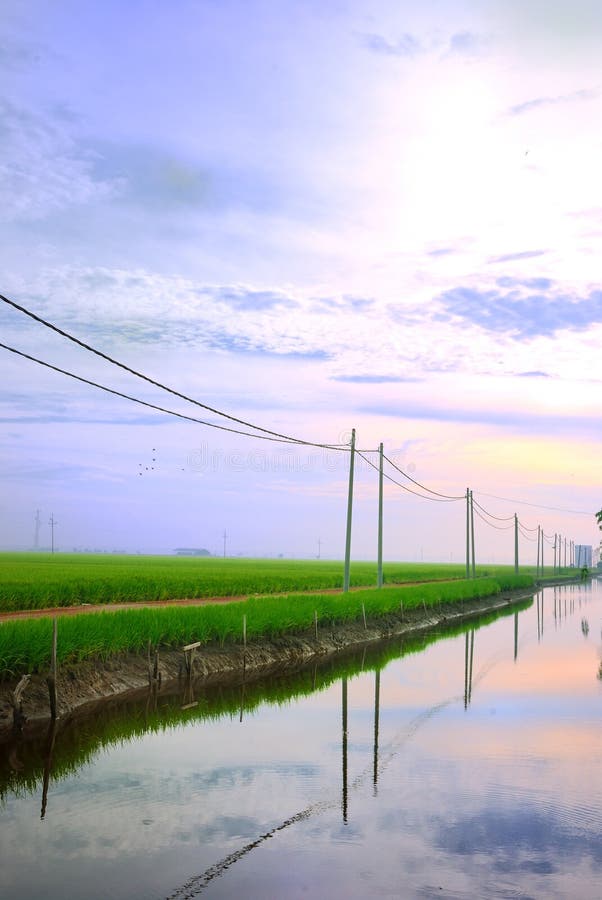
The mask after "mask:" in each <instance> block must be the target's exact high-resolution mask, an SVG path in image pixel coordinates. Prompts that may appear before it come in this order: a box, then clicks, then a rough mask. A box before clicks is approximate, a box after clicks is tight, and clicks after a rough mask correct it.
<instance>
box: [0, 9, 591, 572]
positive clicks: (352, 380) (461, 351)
mask: <svg viewBox="0 0 602 900" xmlns="http://www.w3.org/2000/svg"><path fill="white" fill-rule="evenodd" d="M601 50H602V7H601V6H600V4H599V3H598V2H597V0H571V2H565V0H546V2H543V0H520V2H519V0H483V2H481V3H479V4H474V3H470V2H466V0H465V2H461V0H458V2H454V0H448V2H445V0H425V2H424V3H422V4H420V5H418V4H415V3H412V2H406V0H375V2H371V3H369V4H368V3H361V2H354V0H350V2H344V0H340V2H338V0H332V2H331V0H320V2H314V0H306V2H303V3H301V2H288V0H282V2H269V0H268V2H261V0H245V2H234V0H220V2H219V3H218V2H215V0H196V2H185V0H182V2H175V3H171V4H164V3H159V2H152V0H132V2H130V3H127V4H124V3H120V2H116V0H107V2H105V3H103V4H97V3H93V2H86V0H84V2H81V0H78V2H67V0H57V2H55V3H53V4H47V3H43V2H36V0H19V2H11V0H5V2H4V3H3V5H2V11H1V12H0V263H1V272H2V283H1V286H0V293H2V294H3V295H4V296H6V297H7V298H9V299H12V300H14V301H15V302H16V303H18V304H20V305H21V306H24V307H26V308H27V309H29V310H31V311H32V312H34V313H35V314H36V315H38V316H40V317H42V318H44V319H46V320H48V321H50V322H52V323H53V324H55V325H56V326H57V327H59V328H61V329H63V330H64V331H67V332H69V333H70V334H73V335H74V336H76V337H77V338H78V339H80V340H82V341H84V342H86V343H87V344H89V345H91V346H93V347H95V348H97V349H98V350H100V351H102V352H103V353H105V354H108V355H110V356H111V357H113V358H115V359H117V360H119V361H121V362H123V363H124V364H126V365H128V366H129V367H131V368H133V369H135V370H137V371H139V372H142V373H143V374H145V375H147V376H148V377H150V378H152V379H154V380H155V381H158V382H160V383H162V384H165V385H167V386H169V387H171V388H172V389H174V390H175V391H178V392H179V393H181V394H185V395H187V396H188V397H191V398H194V399H196V400H198V401H199V402H201V403H204V404H206V405H208V406H211V407H212V408H214V409H217V410H220V411H224V412H227V413H228V414H230V415H233V416H235V417H238V418H240V419H243V420H245V421H246V422H250V423H252V424H254V425H259V426H261V427H262V428H266V429H269V430H271V431H276V432H279V433H283V434H287V435H291V436H293V437H295V438H301V439H303V440H307V441H311V442H315V443H317V444H323V443H327V444H339V443H345V442H348V441H349V440H350V435H351V429H352V428H355V429H356V434H357V446H358V447H359V448H360V449H361V450H365V451H371V452H370V453H369V454H366V456H367V458H368V459H369V460H371V461H372V463H374V464H377V462H378V458H377V456H376V454H375V453H374V452H372V451H375V450H376V449H377V448H378V445H379V443H380V442H383V444H384V452H385V454H386V455H387V457H388V458H389V459H390V460H392V461H393V462H394V463H395V464H396V465H397V466H398V467H399V468H401V469H402V470H403V471H404V472H406V473H407V474H410V475H411V477H412V478H414V479H416V480H417V481H419V482H420V483H421V484H424V485H426V486H427V487H429V488H431V489H432V490H434V491H437V492H439V493H442V494H445V495H449V496H460V495H463V494H464V492H465V491H466V488H467V486H468V487H470V488H471V489H472V490H473V491H474V496H475V499H477V500H478V502H479V503H480V504H481V505H482V506H483V507H485V508H486V509H487V510H488V511H489V512H490V513H491V514H493V515H495V516H498V517H500V520H493V519H489V520H488V523H489V524H488V523H487V522H484V521H482V520H481V519H477V522H476V526H475V528H476V535H475V544H476V557H477V561H478V562H479V561H480V562H489V561H494V562H510V561H511V559H512V554H513V535H512V531H511V529H510V530H498V528H499V527H502V528H503V527H504V526H506V525H507V524H508V521H505V520H504V519H505V517H507V516H512V515H513V514H514V513H515V512H516V513H518V515H519V518H520V520H521V522H522V523H524V527H525V529H528V528H531V529H532V528H536V527H537V525H538V524H541V525H542V527H543V528H544V530H545V532H546V533H547V534H548V535H553V534H555V533H560V534H562V535H564V536H565V537H567V539H569V540H575V541H576V542H577V543H584V544H594V545H597V543H598V541H599V537H600V533H599V531H598V530H597V526H596V523H595V520H594V517H593V513H594V512H595V511H596V510H597V509H599V508H600V507H601V506H602V485H601V478H600V437H601V424H600V417H599V402H598V401H599V396H600V385H601V381H602V373H601V372H600V367H599V355H600V346H601V344H602V283H601V281H600V276H599V268H598V260H599V258H600V255H601V251H602V179H601V178H600V158H601V151H602V125H601V124H600V123H602V76H601V75H600V65H599V59H600V52H601ZM0 307H2V308H0V330H1V333H2V343H4V344H6V345H8V346H11V347H14V348H16V349H18V350H19V351H21V352H22V353H27V354H29V355H32V356H34V357H36V358H38V359H41V360H43V361H45V362H49V363H51V364H52V365H55V366H58V367H60V368H63V369H65V370H68V371H70V372H73V373H75V374H77V375H79V376H81V377H83V378H87V379H89V380H92V381H95V382H97V383H100V384H102V385H105V386H106V387H110V388H111V389H113V390H117V391H121V392H123V393H126V394H128V395H129V396H134V397H136V398H138V399H140V400H144V401H145V402H147V403H151V404H155V405H158V406H162V407H164V408H169V409H171V410H173V411H174V412H179V413H182V414H184V415H189V416H193V417H198V418H201V419H204V420H205V421H211V422H213V423H218V422H221V423H222V424H224V425H228V424H229V425H231V426H232V425H233V423H232V422H230V423H228V421H227V420H225V419H223V418H222V419H220V418H219V417H218V416H216V415H215V414H212V413H207V412H206V411H205V410H202V409H199V408H198V407H195V406H194V405H192V404H190V403H187V402H185V401H183V400H181V399H179V398H177V397H175V396H173V395H170V394H169V393H166V392H165V391H163V390H161V389H160V388H156V387H153V386H152V385H150V384H148V383H145V382H144V381H142V380H141V379H139V378H136V377H135V376H133V375H131V374H128V373H126V372H124V371H123V370H121V369H119V368H117V367H115V366H114V365H111V364H110V363H109V362H107V361H105V360H103V359H100V358H98V357H96V356H94V355H93V354H91V353H90V352H88V351H86V350H84V349H82V348H80V347H77V346H75V345H74V344H73V343H70V342H69V341H68V340H66V339H65V338H64V337H62V336H60V335H58V334H56V333H53V332H52V331H51V330H49V329H48V328H45V327H44V326H43V325H41V324H39V323H37V322H35V321H33V320H31V319H30V318H28V317H27V316H25V315H24V314H23V313H21V312H19V311H18V310H15V309H14V308H12V307H10V306H8V305H7V304H5V303H0ZM0 366H1V369H0V378H1V380H2V385H3V391H2V396H1V401H2V402H1V409H0V420H1V422H2V429H1V431H0V460H1V464H2V467H3V472H4V479H3V482H4V483H3V490H2V496H1V498H0V546H1V547H4V548H6V549H8V548H15V549H26V548H30V547H32V546H34V544H35V517H36V510H39V519H40V526H39V531H38V545H39V546H49V545H50V540H51V529H50V525H49V522H50V518H51V517H53V518H54V520H55V522H56V525H55V529H54V540H55V544H56V547H57V549H60V550H72V549H74V548H78V549H86V548H87V549H91V550H92V549H98V550H109V551H110V550H129V551H133V552H136V551H140V552H171V551H172V550H173V549H174V548H177V547H204V548H207V549H208V550H209V551H210V552H212V553H219V554H221V553H222V552H223V550H224V537H223V535H224V531H225V532H226V541H225V544H226V552H227V553H228V555H245V556H247V555H248V556H272V555H276V556H277V555H279V554H282V555H283V556H285V557H290V556H295V557H311V556H316V555H318V554H320V555H321V556H323V557H329V558H342V555H343V552H344V544H345V521H346V504H347V493H348V468H349V453H348V452H346V451H329V450H323V449H320V448H319V447H315V448H311V447H305V446H294V445H291V444H279V443H275V442H267V441H262V440H259V439H256V438H253V437H248V436H244V435H237V434H232V433H230V432H226V431H220V430H217V429H215V428H210V427H207V426H203V425H200V424H198V423H193V422H189V421H186V420H182V419H178V418H177V417H174V416H171V415H169V414H166V413H162V412H159V411H157V410H153V409H150V408H148V407H144V406H141V405H140V404H137V403H134V402H132V401H129V400H125V399H122V398H119V397H116V396H114V395H110V394H108V393H106V392H103V391H101V390H100V389H97V388H95V387H92V386H89V385H86V384H83V383H78V382H77V381H75V380H73V379H72V378H69V377H67V376H65V375H63V374H61V373H57V372H53V371H50V370H48V369H45V368H43V367H41V366H40V365H38V364H36V363H35V362H31V361H29V360H27V359H24V358H23V357H18V356H16V355H15V354H13V353H10V352H9V351H7V350H0ZM234 427H236V426H234ZM386 472H387V473H388V474H389V475H390V476H391V477H392V478H394V479H395V480H397V481H399V482H400V483H402V484H404V485H407V486H409V487H412V483H411V482H409V481H407V479H406V478H405V477H404V476H403V475H401V474H400V473H399V472H397V471H396V470H395V469H393V468H392V467H390V466H388V467H387V469H386ZM433 496H434V495H433ZM503 498H507V499H503ZM519 501H520V503H519ZM377 504H378V476H377V472H376V471H375V470H374V469H373V468H372V467H371V466H370V465H369V464H368V463H366V462H365V461H364V460H363V459H362V458H357V460H356V479H355V490H354V509H353V536H352V556H353V557H354V558H362V559H373V558H375V555H376V541H377ZM383 520H384V555H385V558H386V559H392V560H393V559H407V560H421V559H424V560H441V561H450V560H453V561H457V562H460V561H462V560H463V558H464V552H465V551H464V540H465V537H464V534H465V526H464V521H465V510H464V505H463V502H462V501H461V500H460V501H454V502H431V501H429V500H426V499H423V498H417V497H415V496H413V495H411V494H409V493H407V491H404V490H403V489H402V488H401V487H399V485H397V484H394V483H393V482H391V481H389V480H386V484H385V490H384V515H383ZM510 524H511V522H510ZM493 525H497V526H498V528H494V527H493ZM533 535H534V532H533V531H531V532H526V536H524V537H523V536H521V541H520V556H521V559H524V560H525V561H526V562H534V561H535V552H536V543H535V542H534V541H533V540H528V537H531V538H532V537H533ZM546 547H547V553H548V559H549V561H551V548H549V546H548V545H546Z"/></svg>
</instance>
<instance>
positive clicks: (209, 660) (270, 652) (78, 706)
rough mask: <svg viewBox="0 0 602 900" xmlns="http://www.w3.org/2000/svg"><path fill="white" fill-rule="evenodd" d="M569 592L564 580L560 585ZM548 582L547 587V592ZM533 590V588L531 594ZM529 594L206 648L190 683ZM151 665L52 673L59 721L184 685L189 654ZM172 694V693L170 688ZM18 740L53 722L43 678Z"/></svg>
mask: <svg viewBox="0 0 602 900" xmlns="http://www.w3.org/2000/svg"><path fill="white" fill-rule="evenodd" d="M562 583H563V584H566V583H567V581H566V579H563V581H562ZM549 584H550V582H546V585H549ZM535 590H537V586H536V587H535ZM533 594H534V589H533V588H529V589H521V590H518V591H504V592H503V593H502V594H496V595H495V596H490V597H487V598H484V599H482V600H478V599H472V600H464V601H463V602H457V603H445V604H441V605H440V606H437V607H432V606H431V607H424V608H416V609H411V610H408V611H407V612H404V613H403V614H401V613H400V614H398V615H386V616H379V617H378V618H373V619H369V618H368V619H366V622H365V624H364V621H363V620H361V619H360V620H359V621H354V622H350V623H347V624H342V625H338V626H336V627H334V628H333V627H331V626H326V625H319V624H318V625H317V627H315V628H314V629H311V630H310V631H307V632H304V633H296V634H290V635H286V636H282V637H280V638H276V639H273V640H269V641H268V640H262V641H252V642H248V643H247V645H246V647H243V646H242V645H241V644H240V643H235V644H230V645H228V644H225V645H224V646H223V647H220V646H218V645H215V644H208V645H203V646H202V647H200V648H198V651H195V653H194V656H193V658H192V672H191V677H190V680H191V681H192V682H193V683H195V684H196V683H198V684H214V685H219V684H232V683H237V682H240V681H241V680H243V679H244V680H247V681H250V680H253V679H258V678H261V677H264V676H266V675H269V674H270V673H276V672H285V671H287V670H289V669H291V670H294V669H295V668H296V667H299V666H302V665H304V664H306V663H308V662H310V661H312V660H315V661H316V662H320V661H323V660H327V659H330V658H332V657H333V656H336V655H337V654H340V653H343V652H345V651H347V650H350V649H356V648H358V647H360V648H361V647H362V646H368V645H370V644H374V643H377V642H379V641H383V640H387V639H390V638H394V637H400V638H402V639H403V638H404V636H411V635H415V634H419V633H420V632H426V631H429V630H433V629H437V628H440V627H444V626H449V625H453V624H454V623H462V622H464V621H466V622H470V621H471V620H473V619H478V618H479V617H480V616H483V615H486V614H488V613H492V612H495V611H496V610H502V609H508V608H511V607H512V605H513V604H519V603H521V602H522V601H525V600H526V599H529V598H532V596H533ZM153 669H154V658H153V659H152V660H151V662H150V663H149V660H148V659H147V657H146V656H145V655H142V654H127V655H121V656H115V657H111V658H109V659H107V660H99V659H93V660H86V661H84V662H80V663H77V664H73V663H72V664H69V665H64V666H60V667H59V669H58V671H57V677H56V687H57V715H58V719H59V721H60V720H61V719H64V718H66V717H69V718H72V717H74V716H77V717H86V716H90V715H93V714H94V712H95V711H97V710H98V708H99V707H100V706H105V705H107V704H108V705H110V704H111V703H113V702H119V701H121V700H123V699H124V698H126V697H128V696H130V695H134V694H137V693H140V692H144V691H148V690H149V689H150V690H152V691H157V692H159V693H160V692H162V691H167V690H169V689H171V688H173V685H174V683H176V684H178V683H181V682H182V681H186V680H188V676H187V672H186V654H185V653H184V651H183V649H178V650H175V649H160V650H159V653H158V659H157V677H156V678H154V677H152V676H153ZM17 684H18V680H17V679H11V680H9V681H5V682H3V683H2V684H1V685H0V741H3V740H7V739H9V738H10V737H11V736H12V734H13V731H14V729H13V718H14V717H13V697H14V691H15V689H16V688H17ZM170 686H171V688H170ZM21 703H22V712H23V727H22V735H23V737H24V738H25V739H26V738H27V736H28V735H34V734H37V733H39V731H40V730H41V729H44V728H45V727H46V726H47V723H48V721H49V719H50V706H49V691H48V686H47V683H46V676H45V674H44V673H42V674H33V675H32V676H31V677H30V679H29V681H28V683H27V686H26V688H25V690H24V691H23V694H22V699H21Z"/></svg>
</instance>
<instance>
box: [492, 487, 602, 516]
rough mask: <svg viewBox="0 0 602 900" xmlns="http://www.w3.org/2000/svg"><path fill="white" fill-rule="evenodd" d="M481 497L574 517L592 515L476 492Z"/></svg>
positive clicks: (560, 507)
mask: <svg viewBox="0 0 602 900" xmlns="http://www.w3.org/2000/svg"><path fill="white" fill-rule="evenodd" d="M478 493H479V494H480V495H481V497H492V498H493V499H494V500H504V501H506V503H520V504H521V506H533V507H535V509H551V510H553V511H554V512H566V513H573V515H576V516H591V515H592V513H590V512H585V511H584V510H582V509H567V508H566V507H564V506H543V505H542V504H541V503H530V502H529V501H528V500H513V499H512V498H511V497H500V496H499V495H498V494H486V493H485V491H479V492H478Z"/></svg>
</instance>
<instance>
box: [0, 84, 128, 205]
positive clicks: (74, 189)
mask: <svg viewBox="0 0 602 900" xmlns="http://www.w3.org/2000/svg"><path fill="white" fill-rule="evenodd" d="M0 143H1V146H2V158H1V160H0V219H3V220H5V221H19V220H23V221H32V220H33V221H35V220H39V219H43V218H45V217H46V216H48V215H49V214H51V213H54V212H56V211H58V210H63V209H68V208H71V207H74V206H78V205H83V204H88V203H92V202H94V201H97V200H99V199H102V198H105V197H108V196H111V195H113V194H114V193H115V192H116V190H117V183H116V182H114V181H111V180H110V179H97V178H96V177H95V176H94V174H93V158H92V156H91V155H90V154H87V153H82V152H81V150H80V148H78V146H77V145H76V142H75V141H74V140H73V138H72V137H71V135H70V134H69V130H68V127H67V122H66V119H65V116H64V115H58V114H57V115H52V113H49V114H44V115H43V114H39V113H33V112H29V111H27V110H26V109H25V108H17V107H16V106H14V105H13V104H11V103H10V102H8V101H7V100H1V99H0Z"/></svg>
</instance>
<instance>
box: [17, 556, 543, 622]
mask: <svg viewBox="0 0 602 900" xmlns="http://www.w3.org/2000/svg"><path fill="white" fill-rule="evenodd" d="M512 571H513V568H512V567H511V566H477V575H478V576H487V575H493V576H496V575H503V574H506V573H511V572H512ZM527 571H529V570H527ZM464 576H465V567H464V565H458V564H451V563H450V564H447V563H446V564H432V563H385V565H384V579H385V583H387V584H397V583H398V584H402V583H408V582H415V581H439V580H448V579H463V578H464ZM342 584H343V563H342V562H333V561H329V560H283V559H218V558H213V557H211V558H189V557H176V556H118V555H112V554H82V553H72V554H69V553H55V554H51V553H1V554H0V612H10V611H15V610H27V609H45V608H49V607H62V606H76V605H79V604H82V603H89V604H104V603H123V602H148V601H152V600H171V599H181V598H185V597H190V598H202V597H226V596H250V595H253V594H276V593H286V592H291V591H295V592H300V591H315V590H326V589H329V588H340V587H342ZM375 584H376V564H375V563H364V562H355V563H353V564H352V566H351V585H352V586H353V587H367V586H369V585H375Z"/></svg>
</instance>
